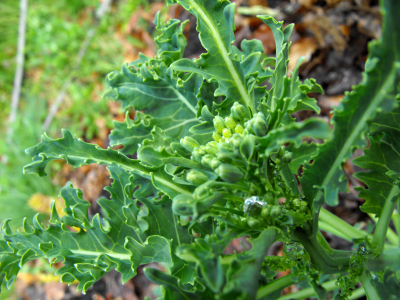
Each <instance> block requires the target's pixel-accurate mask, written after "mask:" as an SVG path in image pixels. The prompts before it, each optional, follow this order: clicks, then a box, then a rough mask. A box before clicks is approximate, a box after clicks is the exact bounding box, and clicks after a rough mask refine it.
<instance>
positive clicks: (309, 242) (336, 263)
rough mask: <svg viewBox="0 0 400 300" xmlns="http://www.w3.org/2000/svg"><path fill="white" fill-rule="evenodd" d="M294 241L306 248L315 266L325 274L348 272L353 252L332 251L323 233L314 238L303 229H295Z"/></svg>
mask: <svg viewBox="0 0 400 300" xmlns="http://www.w3.org/2000/svg"><path fill="white" fill-rule="evenodd" d="M294 240H296V241H298V242H300V243H301V244H302V245H303V246H304V248H305V249H306V251H307V252H308V254H310V258H311V262H312V263H313V265H314V266H315V267H316V268H317V269H318V270H319V271H322V272H324V273H325V274H335V273H340V272H343V271H342V270H346V269H347V268H348V266H349V264H350V256H351V255H352V254H353V252H352V251H344V250H334V249H332V248H331V247H330V246H329V244H328V242H327V241H326V240H325V238H324V237H323V236H322V234H321V232H318V234H317V235H316V236H313V235H307V234H306V233H305V232H304V231H302V230H301V229H295V231H294Z"/></svg>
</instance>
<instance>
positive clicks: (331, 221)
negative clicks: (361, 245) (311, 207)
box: [319, 208, 368, 241]
mask: <svg viewBox="0 0 400 300" xmlns="http://www.w3.org/2000/svg"><path fill="white" fill-rule="evenodd" d="M319 220H320V221H322V222H324V223H326V224H328V225H329V226H332V227H334V229H335V230H336V231H339V232H340V233H341V234H342V235H343V236H345V237H346V239H347V240H349V241H352V239H360V238H363V237H365V236H366V235H368V233H367V232H365V231H364V230H359V229H356V228H354V227H353V226H351V225H350V224H348V223H346V222H345V221H343V220H342V219H341V218H339V217H337V216H335V215H334V214H332V213H331V212H330V211H328V210H326V209H325V208H321V210H320V213H319Z"/></svg>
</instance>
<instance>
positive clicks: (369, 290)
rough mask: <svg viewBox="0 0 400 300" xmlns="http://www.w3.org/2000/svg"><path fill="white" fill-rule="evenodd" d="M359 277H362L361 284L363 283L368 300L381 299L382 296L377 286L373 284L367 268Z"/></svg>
mask: <svg viewBox="0 0 400 300" xmlns="http://www.w3.org/2000/svg"><path fill="white" fill-rule="evenodd" d="M358 278H359V279H360V281H361V284H362V285H363V288H364V290H365V293H366V295H367V299H368V300H381V297H380V296H379V294H378V292H377V291H376V289H375V287H374V286H373V285H372V284H371V280H372V277H371V274H370V273H369V271H368V270H367V269H365V270H364V272H363V273H362V274H361V275H360V276H359V277H358ZM382 300H384V299H382Z"/></svg>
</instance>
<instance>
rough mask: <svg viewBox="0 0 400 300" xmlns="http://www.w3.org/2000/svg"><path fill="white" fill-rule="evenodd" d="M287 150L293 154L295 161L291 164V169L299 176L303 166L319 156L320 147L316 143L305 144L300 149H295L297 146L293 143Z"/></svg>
mask: <svg viewBox="0 0 400 300" xmlns="http://www.w3.org/2000/svg"><path fill="white" fill-rule="evenodd" d="M286 150H287V151H289V152H292V153H293V159H292V161H291V162H290V163H289V168H290V170H291V171H292V173H294V174H297V171H298V170H299V168H300V167H301V166H303V165H305V164H306V163H308V162H310V160H312V159H313V158H314V157H315V156H317V155H318V147H317V144H314V143H310V144H307V143H305V142H304V143H302V144H301V145H300V146H299V147H295V145H294V144H293V143H291V144H290V145H289V147H287V148H286Z"/></svg>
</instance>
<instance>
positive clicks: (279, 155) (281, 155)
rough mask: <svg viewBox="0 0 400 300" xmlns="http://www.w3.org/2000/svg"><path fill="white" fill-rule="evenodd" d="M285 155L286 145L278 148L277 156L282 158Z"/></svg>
mask: <svg viewBox="0 0 400 300" xmlns="http://www.w3.org/2000/svg"><path fill="white" fill-rule="evenodd" d="M284 155H285V146H281V147H280V148H279V150H278V153H277V155H276V157H278V158H281V157H283V156H284Z"/></svg>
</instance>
